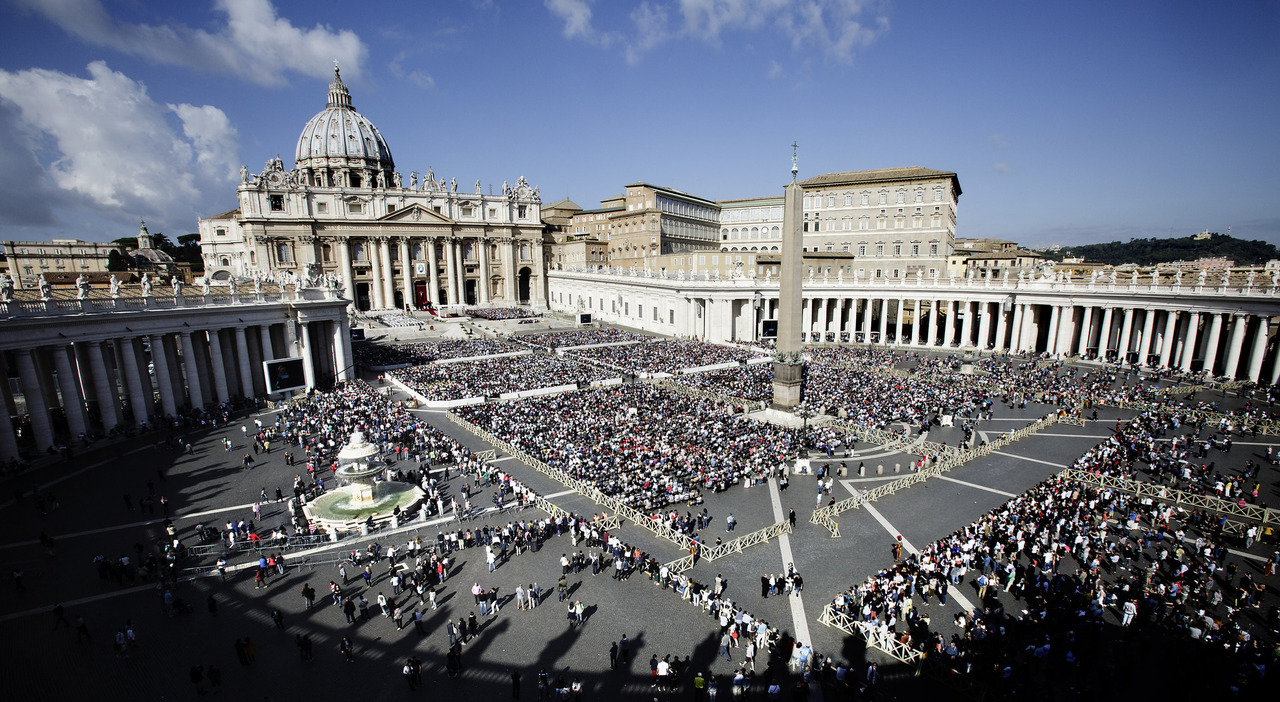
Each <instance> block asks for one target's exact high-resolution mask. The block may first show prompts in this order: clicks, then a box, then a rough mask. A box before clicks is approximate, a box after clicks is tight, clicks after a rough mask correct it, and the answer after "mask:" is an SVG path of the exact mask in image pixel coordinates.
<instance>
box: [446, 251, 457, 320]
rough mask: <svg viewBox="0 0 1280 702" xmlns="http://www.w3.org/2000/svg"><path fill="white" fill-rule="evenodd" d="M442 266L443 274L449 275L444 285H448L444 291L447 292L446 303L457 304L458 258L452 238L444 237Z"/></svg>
mask: <svg viewBox="0 0 1280 702" xmlns="http://www.w3.org/2000/svg"><path fill="white" fill-rule="evenodd" d="M444 267H445V274H446V275H448V276H449V279H448V281H447V282H446V285H447V286H448V289H447V290H446V292H447V293H448V294H449V302H448V304H450V305H456V304H458V288H459V285H458V259H457V251H456V250H455V249H454V242H453V240H452V239H446V240H445V242H444Z"/></svg>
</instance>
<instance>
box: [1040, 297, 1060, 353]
mask: <svg viewBox="0 0 1280 702" xmlns="http://www.w3.org/2000/svg"><path fill="white" fill-rule="evenodd" d="M1061 319H1062V308H1061V307H1059V306H1058V305H1053V306H1051V307H1050V308H1049V338H1048V339H1047V340H1046V341H1045V344H1044V350H1045V352H1047V353H1049V354H1053V355H1056V354H1057V353H1058V327H1059V326H1060V320H1061Z"/></svg>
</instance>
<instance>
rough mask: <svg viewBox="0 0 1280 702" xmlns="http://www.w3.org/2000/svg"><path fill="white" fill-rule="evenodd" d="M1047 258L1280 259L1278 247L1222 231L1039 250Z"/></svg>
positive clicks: (1243, 262)
mask: <svg viewBox="0 0 1280 702" xmlns="http://www.w3.org/2000/svg"><path fill="white" fill-rule="evenodd" d="M1041 253H1043V254H1044V255H1045V257H1046V258H1050V259H1053V260H1055V261H1061V260H1062V259H1063V258H1064V257H1082V258H1084V260H1085V261H1088V262H1090V263H1106V264H1109V265H1113V266H1118V265H1120V264H1122V263H1136V264H1138V265H1140V266H1152V265H1156V264H1159V263H1172V262H1174V261H1194V260H1196V259H1197V258H1212V257H1217V256H1221V257H1223V258H1229V259H1233V260H1234V261H1235V262H1236V265H1237V266H1261V265H1263V264H1265V263H1266V262H1267V261H1269V260H1271V259H1273V258H1280V250H1277V249H1276V247H1275V245H1274V244H1268V243H1267V242H1265V241H1244V240H1242V239H1236V238H1234V237H1230V236H1223V235H1221V234H1210V235H1209V236H1208V237H1206V238H1202V239H1197V238H1195V237H1194V236H1188V237H1183V238H1180V239H1130V240H1129V241H1127V242H1122V241H1113V242H1110V243H1106V244H1085V245H1083V246H1072V247H1070V248H1068V247H1063V248H1062V249H1061V250H1059V251H1042V252H1041Z"/></svg>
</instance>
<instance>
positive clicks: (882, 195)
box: [880, 193, 889, 205]
mask: <svg viewBox="0 0 1280 702" xmlns="http://www.w3.org/2000/svg"><path fill="white" fill-rule="evenodd" d="M880 204H881V205H887V204H889V193H880Z"/></svg>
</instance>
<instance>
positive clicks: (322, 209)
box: [316, 202, 329, 214]
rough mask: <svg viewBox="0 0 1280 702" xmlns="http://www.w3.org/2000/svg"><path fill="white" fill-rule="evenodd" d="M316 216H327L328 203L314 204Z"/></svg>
mask: <svg viewBox="0 0 1280 702" xmlns="http://www.w3.org/2000/svg"><path fill="white" fill-rule="evenodd" d="M316 214H329V203H327V202H317V203H316Z"/></svg>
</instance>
